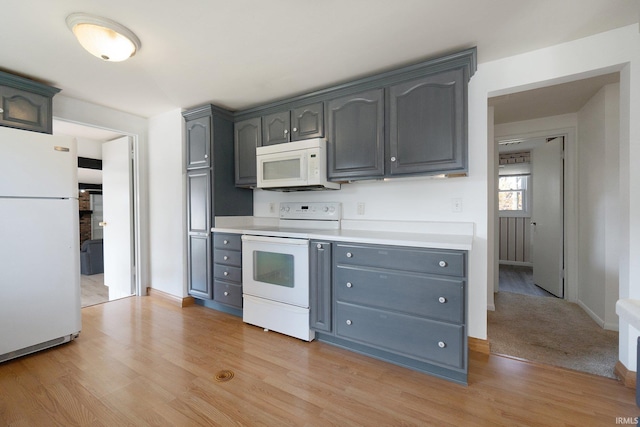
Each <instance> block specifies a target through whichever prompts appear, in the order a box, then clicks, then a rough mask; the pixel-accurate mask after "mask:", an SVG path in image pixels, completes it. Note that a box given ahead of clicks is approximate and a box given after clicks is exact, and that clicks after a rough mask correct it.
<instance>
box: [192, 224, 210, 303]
mask: <svg viewBox="0 0 640 427" xmlns="http://www.w3.org/2000/svg"><path fill="white" fill-rule="evenodd" d="M187 266H188V269H187V276H188V277H187V278H188V286H189V287H188V291H189V294H190V295H193V296H196V297H200V298H207V299H211V298H213V289H212V288H213V287H212V286H211V280H212V279H211V240H210V237H209V236H208V235H189V236H188V245H187Z"/></svg>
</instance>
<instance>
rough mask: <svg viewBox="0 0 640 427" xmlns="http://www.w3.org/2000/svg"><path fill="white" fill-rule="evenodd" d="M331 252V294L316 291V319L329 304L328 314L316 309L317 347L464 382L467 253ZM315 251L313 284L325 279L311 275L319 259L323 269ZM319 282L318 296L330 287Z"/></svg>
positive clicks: (341, 246) (338, 247)
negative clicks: (323, 345) (351, 352)
mask: <svg viewBox="0 0 640 427" xmlns="http://www.w3.org/2000/svg"><path fill="white" fill-rule="evenodd" d="M318 243H321V242H318ZM331 248H332V249H331V258H332V261H331V270H332V271H331V274H332V279H331V282H332V286H331V292H332V295H331V294H328V293H327V292H328V291H326V290H324V292H322V291H318V290H317V289H316V290H314V286H313V285H312V287H311V289H312V291H311V292H312V293H311V298H312V302H311V307H312V310H311V311H312V313H313V312H314V311H313V308H314V307H323V304H324V303H325V301H326V300H327V298H328V299H329V300H331V303H332V305H331V308H330V309H328V310H327V309H325V313H322V310H317V312H318V313H321V315H320V317H321V320H322V322H320V323H318V322H317V320H318V316H312V321H311V322H312V323H311V326H312V328H314V329H315V330H316V332H317V337H318V339H319V340H321V341H327V342H330V343H334V344H337V345H340V346H342V347H345V348H349V349H352V350H355V351H358V352H360V353H364V354H367V355H370V356H373V357H377V358H380V359H383V360H386V361H389V362H392V363H397V364H401V365H403V366H407V367H410V368H413V369H416V370H419V371H422V372H426V373H429V374H432V375H436V376H439V377H442V378H446V379H450V380H453V381H456V382H460V383H466V382H467V371H468V367H467V354H468V349H467V329H466V309H465V307H466V276H467V273H466V257H467V255H466V251H455V250H436V249H424V248H411V247H398V246H383V245H369V244H347V243H333V244H332V246H331ZM318 249H320V248H318ZM314 251H315V250H314V247H313V245H312V248H311V267H312V270H311V271H312V272H314V271H315V272H316V273H315V275H314V274H312V276H311V284H313V283H314V277H315V276H316V275H317V277H323V275H324V274H326V273H324V272H323V273H318V272H319V271H320V270H321V268H319V267H318V268H316V269H315V270H314V267H313V265H314V259H318V260H319V261H318V262H317V263H316V264H317V265H324V264H323V262H324V261H323V260H322V256H321V255H318V254H315V255H314ZM317 282H318V283H319V284H320V286H317V288H318V289H322V287H323V285H324V286H326V284H325V282H326V280H324V281H322V280H317ZM316 300H320V301H321V302H320V303H318V302H317V301H316ZM322 316H325V317H328V318H329V320H325V319H324V318H322ZM314 322H315V323H314ZM326 325H328V326H326Z"/></svg>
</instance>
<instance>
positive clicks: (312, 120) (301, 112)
mask: <svg viewBox="0 0 640 427" xmlns="http://www.w3.org/2000/svg"><path fill="white" fill-rule="evenodd" d="M323 135H324V109H323V103H322V102H318V103H314V104H309V105H305V106H302V107H297V108H294V109H292V110H287V111H280V112H276V113H272V114H268V115H265V116H263V117H262V145H274V144H282V143H284V142H290V141H300V140H303V139H310V138H319V137H322V136H323Z"/></svg>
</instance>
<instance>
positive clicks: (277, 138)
mask: <svg viewBox="0 0 640 427" xmlns="http://www.w3.org/2000/svg"><path fill="white" fill-rule="evenodd" d="M290 124H291V121H290V118H289V111H283V112H281V113H274V114H269V115H268V116H264V117H263V118H262V145H274V144H282V143H283V142H289V141H290V140H291V136H290V134H289V129H290Z"/></svg>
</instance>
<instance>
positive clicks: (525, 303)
mask: <svg viewBox="0 0 640 427" xmlns="http://www.w3.org/2000/svg"><path fill="white" fill-rule="evenodd" d="M495 304H496V311H489V314H488V336H489V343H490V345H491V352H492V353H497V354H505V355H509V356H513V357H518V358H521V359H526V360H531V361H535V362H539V363H544V364H548V365H555V366H562V367H565V368H569V369H573V370H577V371H582V372H589V373H592V374H596V375H600V376H604V377H610V378H615V375H614V373H613V369H614V366H615V364H616V362H617V361H618V332H616V331H607V330H604V329H602V328H600V327H599V326H598V325H597V324H596V323H595V322H594V321H593V320H592V319H591V318H590V317H589V316H588V315H587V314H586V313H585V312H584V310H582V309H581V308H580V307H579V306H578V305H577V304H574V303H569V302H566V301H564V300H561V299H557V298H547V297H536V296H528V295H520V294H515V293H509V292H498V293H497V294H496V295H495Z"/></svg>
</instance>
